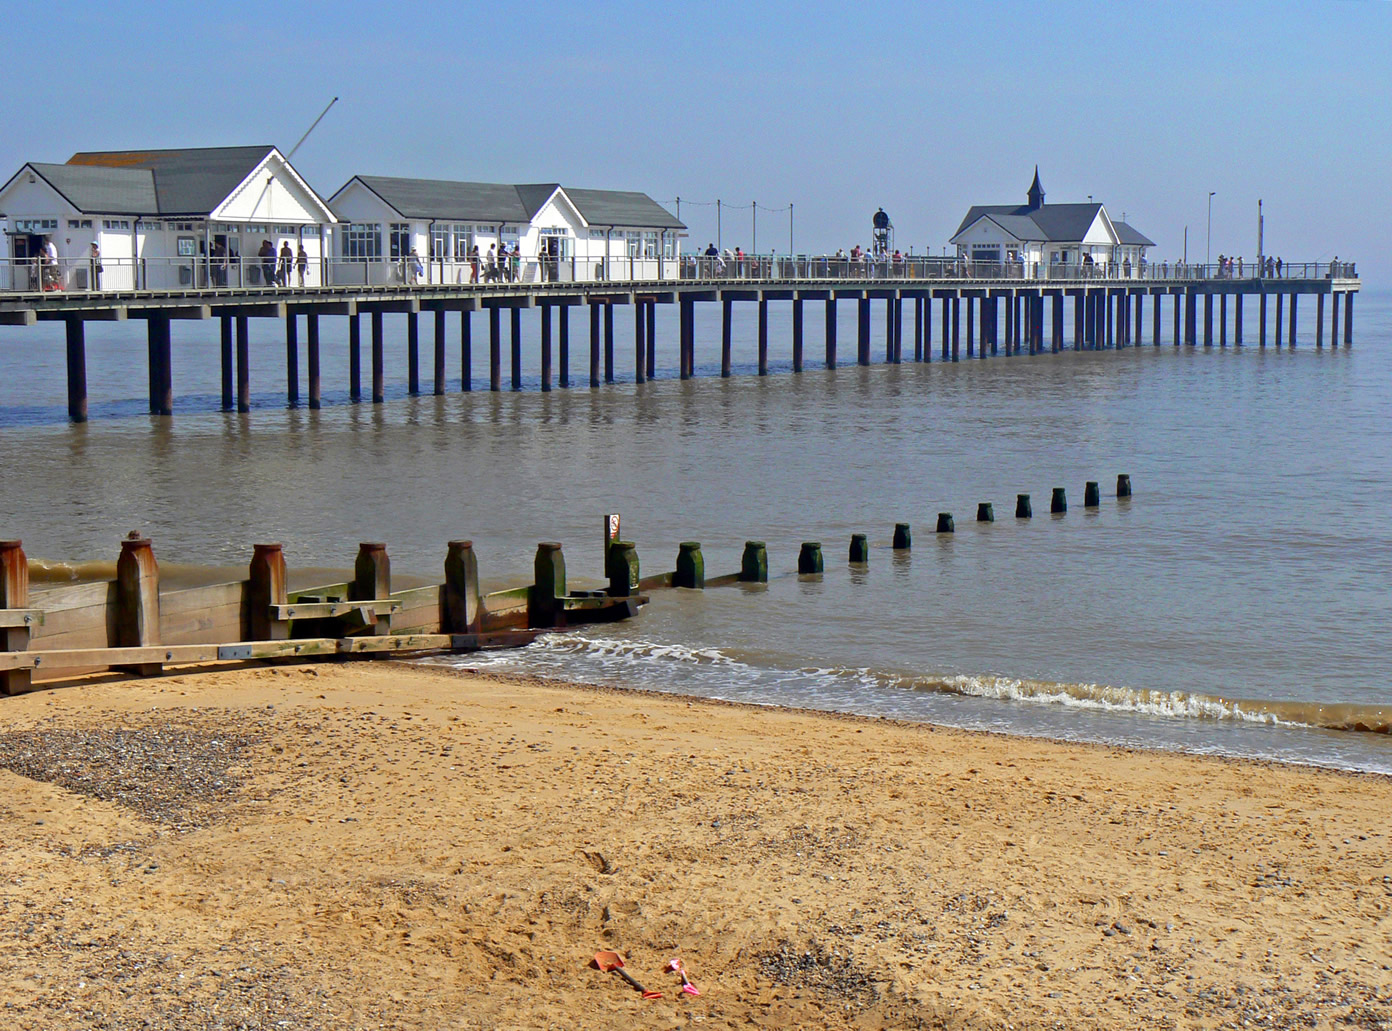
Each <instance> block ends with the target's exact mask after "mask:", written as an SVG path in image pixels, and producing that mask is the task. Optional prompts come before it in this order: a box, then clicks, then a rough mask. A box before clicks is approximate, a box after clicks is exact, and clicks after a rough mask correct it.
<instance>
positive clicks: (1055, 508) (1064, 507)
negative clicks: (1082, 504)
mask: <svg viewBox="0 0 1392 1031" xmlns="http://www.w3.org/2000/svg"><path fill="white" fill-rule="evenodd" d="M1067 511H1068V492H1067V491H1065V490H1064V489H1063V488H1062V487H1055V488H1054V493H1053V496H1052V497H1050V498H1049V512H1050V513H1051V514H1053V515H1062V514H1063V513H1064V512H1067Z"/></svg>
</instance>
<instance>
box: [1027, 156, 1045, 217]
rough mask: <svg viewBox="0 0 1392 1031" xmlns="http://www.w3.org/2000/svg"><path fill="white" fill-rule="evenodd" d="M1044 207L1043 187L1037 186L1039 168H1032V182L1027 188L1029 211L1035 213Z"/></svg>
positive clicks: (1036, 166)
mask: <svg viewBox="0 0 1392 1031" xmlns="http://www.w3.org/2000/svg"><path fill="white" fill-rule="evenodd" d="M1043 206H1044V187H1042V186H1040V185H1039V166H1038V165H1035V166H1034V182H1033V183H1031V184H1030V188H1029V205H1028V207H1029V210H1030V211H1035V210H1037V209H1039V208H1042V207H1043Z"/></svg>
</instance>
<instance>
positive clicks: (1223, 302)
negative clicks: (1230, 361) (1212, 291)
mask: <svg viewBox="0 0 1392 1031" xmlns="http://www.w3.org/2000/svg"><path fill="white" fill-rule="evenodd" d="M1218 346H1219V347H1227V346H1228V295H1227V294H1219V295H1218Z"/></svg>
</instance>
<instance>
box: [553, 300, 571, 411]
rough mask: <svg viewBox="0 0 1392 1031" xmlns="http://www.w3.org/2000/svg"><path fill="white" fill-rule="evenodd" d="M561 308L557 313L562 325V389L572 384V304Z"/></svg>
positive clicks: (560, 327)
mask: <svg viewBox="0 0 1392 1031" xmlns="http://www.w3.org/2000/svg"><path fill="white" fill-rule="evenodd" d="M560 307H561V310H560V311H559V312H557V313H556V315H557V318H558V320H559V322H560V325H559V326H558V327H557V328H558V329H559V331H560V341H559V343H560V348H559V350H560V354H559V361H560V366H561V389H562V390H565V389H566V388H568V387H569V386H570V305H568V304H563V305H561V306H560Z"/></svg>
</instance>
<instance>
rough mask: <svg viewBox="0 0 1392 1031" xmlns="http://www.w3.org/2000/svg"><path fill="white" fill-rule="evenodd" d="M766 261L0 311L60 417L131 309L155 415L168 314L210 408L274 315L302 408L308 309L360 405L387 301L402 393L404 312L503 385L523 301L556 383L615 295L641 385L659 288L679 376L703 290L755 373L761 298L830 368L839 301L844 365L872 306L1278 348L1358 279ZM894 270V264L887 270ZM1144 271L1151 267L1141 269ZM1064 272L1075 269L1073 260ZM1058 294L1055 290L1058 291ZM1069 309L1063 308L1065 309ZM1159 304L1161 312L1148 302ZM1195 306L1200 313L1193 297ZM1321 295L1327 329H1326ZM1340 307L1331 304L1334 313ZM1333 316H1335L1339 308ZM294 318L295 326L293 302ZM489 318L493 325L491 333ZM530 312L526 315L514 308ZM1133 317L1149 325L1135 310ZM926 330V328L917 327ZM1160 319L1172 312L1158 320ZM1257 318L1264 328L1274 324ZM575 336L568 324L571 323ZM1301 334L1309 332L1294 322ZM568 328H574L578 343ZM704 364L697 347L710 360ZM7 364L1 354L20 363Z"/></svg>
mask: <svg viewBox="0 0 1392 1031" xmlns="http://www.w3.org/2000/svg"><path fill="white" fill-rule="evenodd" d="M780 270H781V267H779V266H770V268H769V269H768V275H766V276H764V278H759V279H747V278H739V279H729V280H724V279H694V280H692V279H677V280H655V281H635V282H628V283H624V282H613V281H600V282H590V283H532V284H503V285H497V284H493V285H487V286H483V285H439V284H436V285H415V286H407V285H398V286H382V287H370V286H357V287H325V288H318V289H293V290H292V289H284V290H273V291H267V290H229V289H220V290H196V289H195V290H185V291H173V292H158V291H141V292H136V293H129V294H120V293H91V294H74V293H62V294H48V295H44V294H26V295H18V296H10V297H4V298H0V325H9V326H30V325H33V324H35V323H36V322H38V321H60V322H63V323H64V326H65V330H66V350H67V379H68V415H69V418H71V419H72V420H73V421H75V422H83V421H85V420H86V418H87V394H88V392H87V358H86V326H87V323H89V322H112V321H116V322H120V321H126V320H128V319H143V320H144V321H145V322H146V325H147V337H148V363H149V404H150V411H151V413H153V414H156V415H166V416H167V415H170V414H171V413H172V412H173V406H174V384H173V376H172V368H173V361H172V354H173V351H172V348H173V346H174V331H173V326H174V324H175V323H178V322H182V321H186V320H207V319H214V318H215V319H218V320H219V324H220V344H221V346H220V351H219V354H220V361H221V372H222V396H221V402H222V408H223V409H224V410H226V411H234V410H235V411H238V412H248V411H250V409H251V358H250V355H251V348H250V322H251V321H252V320H266V319H278V320H281V321H282V322H283V324H284V326H283V335H284V340H285V363H286V364H285V369H286V384H287V404H288V405H290V406H291V407H295V406H298V405H299V404H301V403H302V402H304V403H307V405H308V407H309V408H311V409H317V408H319V407H320V405H321V399H322V391H323V384H322V377H321V374H320V353H321V344H320V336H321V332H320V331H321V325H320V320H321V319H323V318H327V317H343V318H345V319H346V320H347V330H348V332H347V347H348V393H349V397H350V398H351V400H352V401H355V402H356V401H362V400H364V399H365V398H367V397H370V398H371V400H372V401H373V402H375V403H381V402H382V401H384V400H385V398H386V382H387V380H386V353H387V352H386V329H385V323H384V317H385V316H386V315H389V314H390V315H400V316H403V317H404V318H405V323H406V333H405V337H406V339H405V344H406V383H407V390H408V392H409V393H411V394H419V393H421V391H422V383H423V382H424V379H423V374H422V364H421V346H422V344H421V337H422V334H421V326H420V319H421V315H423V314H424V315H426V316H428V317H429V318H430V319H431V321H432V322H433V334H434V335H433V342H432V345H433V355H432V356H431V357H432V358H433V362H432V368H431V373H432V375H431V378H430V380H429V382H430V384H431V389H432V391H433V392H434V393H435V394H444V393H446V391H447V390H448V389H449V387H450V384H449V383H448V382H447V376H446V367H447V361H446V359H447V354H448V348H449V338H450V336H451V330H450V322H451V321H452V320H453V319H457V320H458V332H457V335H456V337H455V339H456V340H457V344H458V348H459V363H460V369H461V375H460V378H459V380H458V382H457V386H458V389H460V390H462V391H471V390H473V389H474V382H473V373H472V368H473V343H474V328H475V327H474V323H473V315H474V314H475V313H480V314H483V315H485V316H486V320H487V329H486V334H487V338H486V339H487V347H488V384H487V386H488V389H489V390H495V391H497V390H502V389H503V383H504V378H503V377H504V365H505V363H504V357H503V356H504V343H505V337H506V343H507V352H508V359H509V363H508V364H510V380H509V386H510V388H511V389H512V390H520V389H522V371H521V370H522V364H523V360H522V355H523V348H524V339H523V338H524V327H523V313H524V312H526V311H529V310H535V311H536V312H537V314H538V318H537V319H536V320H535V323H534V324H535V333H534V334H529V335H530V336H531V338H532V339H533V340H535V341H536V347H537V348H538V349H539V352H540V354H539V358H540V368H541V389H542V390H543V391H550V390H552V389H553V387H556V386H559V387H560V388H561V389H565V388H568V387H571V386H574V385H577V383H578V382H583V381H584V380H586V379H587V380H588V384H589V386H590V387H592V388H596V387H599V386H600V385H601V384H603V383H612V382H614V380H615V373H616V367H617V364H618V363H620V362H621V361H623V360H624V359H622V358H621V357H620V356H618V355H616V353H615V342H614V311H615V309H616V308H618V307H625V306H627V307H630V308H631V309H632V312H633V337H632V339H633V355H632V369H633V379H634V381H635V382H637V383H644V382H646V381H648V380H651V379H653V378H655V377H656V375H657V343H658V341H657V318H656V309H657V305H659V304H668V305H674V306H675V307H676V308H677V309H678V327H679V328H678V334H677V335H678V340H677V346H678V369H679V376H680V378H681V379H690V378H691V377H693V376H695V375H696V368H697V362H696V346H697V340H696V328H695V323H696V320H695V306H696V305H697V304H698V303H716V304H719V305H720V309H721V336H720V352H719V367H720V374H721V375H722V376H729V375H731V372H732V366H731V352H732V336H733V332H732V325H733V312H734V308H735V306H736V305H738V304H741V303H749V304H753V305H755V306H756V309H757V318H758V323H757V325H758V329H757V334H758V372H759V374H760V375H767V374H768V372H769V355H770V348H771V346H772V343H771V340H770V332H769V311H770V307H769V306H770V305H771V304H774V303H780V302H786V303H788V304H790V306H791V329H792V339H791V342H790V343H791V359H792V370H793V371H794V372H801V371H802V370H803V368H804V360H805V347H804V344H805V328H806V325H805V317H804V316H805V305H806V304H807V303H808V302H814V303H819V304H822V305H823V306H824V310H825V322H824V327H825V328H824V333H823V340H822V345H823V355H822V361H823V362H824V363H825V365H826V366H827V367H829V368H834V367H836V365H837V364H838V362H839V361H840V356H839V354H838V349H837V348H838V342H837V330H838V318H837V315H838V307H837V306H838V304H839V303H840V302H848V303H849V302H854V303H855V305H856V359H855V360H856V363H857V364H859V365H870V364H871V363H872V361H873V360H874V357H873V352H874V347H873V346H872V335H873V334H872V326H873V325H874V324H875V322H876V321H877V318H876V314H875V312H874V307H875V306H879V307H880V308H881V313H882V316H883V320H882V324H883V326H884V333H883V354H884V361H885V362H888V363H894V364H897V363H900V362H903V361H905V360H906V353H907V354H911V355H912V360H913V361H921V362H930V361H933V360H934V351H935V347H936V350H937V351H938V353H939V355H940V357H941V360H943V361H959V360H961V359H962V358H963V357H965V358H987V357H994V356H996V355H998V354H1004V355H1005V356H1007V357H1013V356H1017V355H1026V354H1027V355H1042V354H1058V353H1061V352H1063V351H1067V350H1099V349H1107V348H1118V349H1119V348H1126V347H1131V346H1138V345H1140V344H1142V343H1145V342H1147V337H1149V343H1151V344H1153V345H1154V346H1157V347H1158V346H1160V344H1161V342H1162V337H1167V339H1168V342H1170V343H1172V344H1174V345H1175V346H1180V345H1181V344H1184V345H1188V346H1191V347H1195V346H1200V345H1202V346H1204V347H1212V346H1214V345H1215V344H1216V345H1217V346H1219V347H1226V346H1228V345H1229V343H1230V342H1231V344H1232V345H1233V346H1236V347H1241V346H1244V345H1245V344H1248V343H1253V342H1255V343H1256V344H1257V345H1258V346H1260V347H1266V346H1267V344H1268V343H1272V344H1274V345H1275V346H1276V347H1281V346H1282V345H1283V344H1286V345H1288V346H1290V347H1294V346H1296V343H1297V335H1298V331H1297V323H1298V306H1299V300H1300V298H1301V297H1303V296H1312V297H1313V298H1314V304H1315V318H1314V327H1313V328H1314V332H1313V343H1314V345H1315V346H1316V347H1323V346H1324V345H1325V343H1326V339H1327V341H1328V343H1329V345H1330V346H1337V345H1338V344H1339V343H1340V338H1341V335H1342V343H1343V345H1344V346H1345V347H1348V346H1351V345H1352V343H1353V299H1354V295H1355V294H1356V293H1357V292H1358V290H1359V289H1360V286H1361V283H1360V281H1359V280H1358V279H1356V278H1353V277H1352V275H1351V271H1352V270H1351V268H1350V267H1349V266H1347V265H1345V264H1342V263H1340V264H1337V265H1331V264H1329V263H1324V264H1319V265H1314V264H1310V265H1290V266H1287V270H1288V271H1287V275H1286V276H1285V277H1284V278H1268V277H1260V276H1258V277H1250V278H1245V279H1239V278H1230V277H1225V276H1223V275H1215V274H1214V273H1213V271H1212V269H1211V268H1204V267H1198V268H1197V270H1194V271H1187V270H1186V271H1184V274H1182V275H1181V274H1180V273H1181V270H1174V271H1173V274H1172V273H1171V270H1165V275H1164V276H1163V277H1158V273H1159V271H1160V270H1158V269H1154V268H1152V269H1149V270H1147V275H1146V276H1145V277H1139V278H1138V277H1137V275H1132V276H1127V277H1118V278H1085V279H1078V278H1073V277H1071V276H1070V277H1069V278H1063V279H1047V278H1046V279H1021V278H1011V277H1004V278H991V276H992V275H994V274H997V273H999V272H1000V271H1001V270H998V269H991V270H987V271H986V272H984V273H983V270H980V269H977V270H972V269H970V268H969V267H968V266H963V267H959V268H958V269H956V271H954V272H953V273H952V274H945V275H943V276H942V277H941V278H932V279H920V278H913V277H904V276H903V275H902V274H901V275H899V276H895V275H893V272H894V271H895V270H894V269H893V268H886V269H885V272H886V276H887V278H871V277H869V276H867V277H860V278H830V279H826V278H815V277H814V278H805V276H806V274H807V273H809V272H811V271H813V268H812V266H811V265H809V264H807V263H802V264H798V265H796V266H794V267H793V268H792V271H791V273H790V274H789V275H788V277H787V278H779V274H780ZM899 271H900V272H901V273H902V271H903V270H899ZM1152 273H1155V274H1156V275H1157V277H1156V278H1149V276H1150V275H1151V274H1152ZM1075 274H1076V273H1075ZM1070 301H1071V302H1072V303H1071V305H1070V304H1069V302H1070ZM1248 301H1250V302H1251V304H1252V306H1253V307H1255V309H1256V310H1255V315H1256V319H1257V326H1256V332H1255V334H1253V333H1252V332H1251V327H1250V325H1248V324H1245V323H1244V315H1245V314H1247V302H1248ZM906 302H907V304H908V306H909V308H910V310H911V311H912V315H913V317H912V327H911V331H910V333H911V337H910V339H911V350H910V351H907V352H906V348H905V345H904V336H905V322H906V312H905V305H906ZM1070 307H1071V312H1070V311H1069V308H1070ZM1166 308H1168V309H1169V310H1168V312H1166V311H1165V309H1166ZM1200 308H1202V313H1200ZM1326 308H1328V309H1329V310H1328V316H1329V333H1328V336H1327V337H1326V332H1325V329H1326V327H1325V321H1326V318H1325V316H1326ZM573 309H578V310H579V311H581V312H585V311H587V312H588V324H589V334H588V350H589V353H588V366H587V369H586V373H587V375H586V374H582V376H581V377H580V379H579V380H577V379H576V378H574V377H573V376H572V354H571V351H572V346H571V345H572V333H571V329H572V326H571V318H570V316H571V312H572V310H573ZM1341 309H1342V311H1341ZM364 315H366V316H367V328H368V334H369V346H370V354H369V362H370V365H369V373H370V381H369V382H368V391H367V392H366V393H365V392H364V363H363V355H362V350H363V320H362V316H364ZM1341 316H1342V321H1341ZM301 317H303V319H304V329H305V333H304V336H303V338H302V337H301V335H300V318H301ZM504 321H506V323H507V331H506V333H505V332H504ZM529 321H531V319H530V318H529ZM1147 323H1148V325H1147ZM935 325H939V326H940V327H941V328H940V330H938V332H939V333H940V335H939V337H938V340H937V343H936V345H935V342H934V336H933V334H934V331H935V330H934V327H935ZM1171 327H1172V328H1171ZM1273 330H1274V332H1273ZM576 335H579V334H576ZM302 339H303V341H304V347H305V350H306V351H307V365H306V367H305V371H306V387H307V391H306V393H305V394H304V395H302V394H301V389H300V384H301V379H300V372H301V340H302ZM1306 339H1307V340H1308V339H1309V336H1307V338H1306ZM577 342H578V341H577ZM712 364H713V363H712ZM24 371H25V370H24V369H23V368H22V367H18V368H12V369H7V372H8V373H9V374H11V375H14V376H18V377H22V376H23V375H24Z"/></svg>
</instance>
